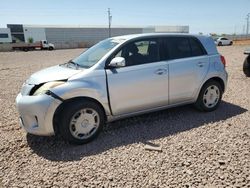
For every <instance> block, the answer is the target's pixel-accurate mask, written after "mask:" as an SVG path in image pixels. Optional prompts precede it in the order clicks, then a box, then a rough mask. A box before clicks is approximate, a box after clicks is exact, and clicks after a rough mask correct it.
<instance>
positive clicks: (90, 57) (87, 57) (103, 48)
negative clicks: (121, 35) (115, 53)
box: [72, 39, 120, 68]
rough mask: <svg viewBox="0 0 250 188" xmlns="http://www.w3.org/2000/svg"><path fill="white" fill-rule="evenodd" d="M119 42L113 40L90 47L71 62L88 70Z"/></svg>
mask: <svg viewBox="0 0 250 188" xmlns="http://www.w3.org/2000/svg"><path fill="white" fill-rule="evenodd" d="M119 42H120V41H117V40H114V39H106V40H103V41H101V42H99V43H97V44H96V45H94V46H92V47H91V48H89V49H88V50H86V51H85V52H83V53H82V54H81V55H80V56H78V57H77V58H75V59H73V60H72V62H73V63H75V64H77V65H79V66H80V67H83V68H90V67H92V66H93V65H95V64H96V63H97V62H98V61H99V60H100V59H101V58H102V57H103V56H104V55H105V54H107V53H108V52H109V51H110V50H111V49H112V48H114V47H115V46H116V45H117V44H119Z"/></svg>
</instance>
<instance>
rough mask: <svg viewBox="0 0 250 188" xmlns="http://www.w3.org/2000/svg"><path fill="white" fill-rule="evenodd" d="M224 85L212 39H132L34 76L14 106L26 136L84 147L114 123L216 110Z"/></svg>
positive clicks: (123, 38) (110, 43)
mask: <svg viewBox="0 0 250 188" xmlns="http://www.w3.org/2000/svg"><path fill="white" fill-rule="evenodd" d="M226 84H227V73H226V71H225V59H224V57H223V56H220V55H219V54H218V51H217V49H216V46H215V44H214V41H213V39H212V38H210V37H207V36H195V35H182V34H139V35H127V36H119V37H113V38H109V39H106V40H104V41H101V42H99V43H98V44H96V45H95V46H93V47H91V48H89V49H88V50H87V51H85V52H83V53H82V54H81V55H80V56H79V57H77V58H75V59H73V60H70V61H69V62H67V63H65V64H61V65H58V66H54V67H50V68H47V69H44V70H41V71H39V72H37V73H35V74H33V75H32V76H31V77H30V78H29V79H28V80H26V82H25V83H24V84H23V86H22V90H21V93H20V94H18V96H17V98H16V103H17V108H18V111H19V114H20V122H21V125H22V127H23V128H24V129H25V130H26V131H27V132H29V133H31V134H36V135H54V134H58V133H59V134H61V135H62V136H63V138H64V139H65V140H67V141H69V142H71V143H77V144H82V143H86V142H89V141H91V140H92V139H93V138H95V137H96V136H97V135H98V133H99V132H100V130H101V129H102V127H103V124H104V123H105V122H110V121H113V120H116V119H120V118H124V117H129V116H134V115H138V114H142V113H146V112H151V111H156V110H161V109H165V108H169V107H173V106H178V105H184V104H190V103H194V104H195V106H196V107H197V108H198V109H199V110H202V111H206V112H209V111H213V110H215V109H216V108H217V107H218V106H219V104H220V101H221V97H222V94H223V92H224V91H225V88H226Z"/></svg>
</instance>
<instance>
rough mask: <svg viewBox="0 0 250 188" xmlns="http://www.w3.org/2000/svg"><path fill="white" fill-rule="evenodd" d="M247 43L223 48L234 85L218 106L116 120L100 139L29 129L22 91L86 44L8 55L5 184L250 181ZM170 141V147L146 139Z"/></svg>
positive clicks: (0, 181)
mask: <svg viewBox="0 0 250 188" xmlns="http://www.w3.org/2000/svg"><path fill="white" fill-rule="evenodd" d="M245 47H246V46H230V47H220V48H219V51H220V52H221V53H222V54H223V55H224V56H225V57H226V60H227V70H228V72H229V84H228V88H227V91H226V93H225V94H224V97H223V102H222V104H221V106H220V107H219V109H218V110H216V111H215V112H211V113H201V112H198V111H196V110H195V109H193V108H192V106H191V105H188V106H184V107H177V108H173V109H169V110H164V111H160V112H156V113H150V114H147V115H142V116H139V117H133V118H129V119H125V120H121V121H117V122H113V123H111V124H108V125H107V126H106V127H105V129H104V131H103V132H102V133H101V134H100V136H99V137H98V138H97V139H96V140H95V141H93V142H91V143H89V144H87V145H82V146H72V145H69V144H67V143H65V142H64V141H63V140H62V139H61V138H60V137H38V136H32V135H27V134H26V133H25V132H24V131H23V130H22V129H20V127H19V123H18V114H17V111H16V108H15V97H16V95H17V93H18V92H19V91H20V88H21V85H22V83H23V82H24V81H25V80H26V79H27V78H28V77H29V75H30V74H31V73H33V72H35V71H38V70H40V69H42V68H44V67H48V66H51V65H55V64H58V63H63V62H65V61H66V60H69V59H71V58H72V57H75V56H76V55H78V54H80V53H81V52H82V49H74V50H57V51H51V52H50V51H34V52H27V53H25V52H5V53H4V52H3V53H0V86H1V87H0V88H1V90H0V104H1V105H0V187H1V186H2V187H28V186H30V187H34V186H36V187H37V186H40V187H53V186H54V187H69V186H70V187H71V186H72V187H84V186H85V187H250V112H249V109H250V97H249V93H250V87H249V86H250V78H246V77H245V76H244V74H243V72H242V63H243V59H244V58H245V56H244V55H243V50H244V49H245ZM147 144H157V145H160V146H162V152H158V151H148V150H145V148H144V147H145V145H147Z"/></svg>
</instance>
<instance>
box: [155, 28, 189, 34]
mask: <svg viewBox="0 0 250 188" xmlns="http://www.w3.org/2000/svg"><path fill="white" fill-rule="evenodd" d="M155 32H156V33H189V26H155Z"/></svg>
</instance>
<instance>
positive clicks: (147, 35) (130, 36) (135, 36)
mask: <svg viewBox="0 0 250 188" xmlns="http://www.w3.org/2000/svg"><path fill="white" fill-rule="evenodd" d="M160 36H194V37H197V38H200V37H201V38H207V37H210V36H209V35H197V34H188V33H142V34H130V35H122V36H116V37H112V38H113V39H124V40H130V39H133V38H140V37H160Z"/></svg>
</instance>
